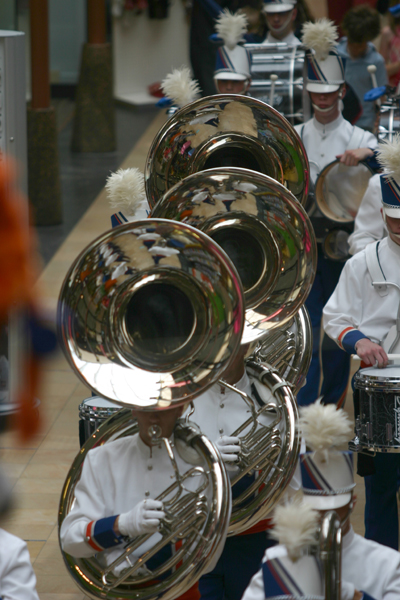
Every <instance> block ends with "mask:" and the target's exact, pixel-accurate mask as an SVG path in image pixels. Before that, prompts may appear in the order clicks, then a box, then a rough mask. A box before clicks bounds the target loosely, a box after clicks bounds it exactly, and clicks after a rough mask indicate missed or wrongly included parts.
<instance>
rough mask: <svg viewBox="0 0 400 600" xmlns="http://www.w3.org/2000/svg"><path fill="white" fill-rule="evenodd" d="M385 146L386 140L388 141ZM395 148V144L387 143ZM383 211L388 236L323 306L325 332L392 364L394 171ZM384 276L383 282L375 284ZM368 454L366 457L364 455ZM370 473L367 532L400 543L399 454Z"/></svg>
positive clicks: (377, 462)
mask: <svg viewBox="0 0 400 600" xmlns="http://www.w3.org/2000/svg"><path fill="white" fill-rule="evenodd" d="M383 148H385V146H383ZM385 150H387V151H389V153H390V147H389V145H387V148H386V149H385ZM380 183H381V191H382V216H383V219H384V220H385V222H386V226H387V229H388V237H386V238H384V239H383V240H381V241H378V242H376V243H375V244H369V245H368V246H366V248H365V249H364V250H362V251H361V252H358V254H356V255H355V256H353V257H352V258H351V259H350V260H348V261H347V263H346V265H345V267H344V269H343V272H342V274H341V277H340V279H339V283H338V285H337V287H336V289H335V291H334V293H333V294H332V296H331V298H330V300H329V301H328V303H327V304H326V306H325V308H324V317H323V320H324V329H325V332H326V333H327V334H328V335H329V336H330V337H331V338H332V339H333V340H335V342H336V343H337V344H338V345H339V346H340V348H342V349H343V350H345V351H346V353H348V354H355V353H357V354H358V355H359V357H360V358H361V359H362V361H363V364H364V365H365V366H369V365H374V364H376V363H377V365H378V366H379V367H385V366H386V365H387V364H388V357H387V354H386V352H385V350H384V348H383V347H382V345H384V344H385V338H386V337H387V336H388V333H389V331H390V330H392V329H393V328H395V323H396V318H397V312H398V307H399V301H400V298H399V292H398V290H397V289H396V288H395V287H393V286H391V285H382V282H388V284H389V283H393V284H397V285H400V270H399V259H400V188H399V186H398V184H397V183H396V179H395V178H394V177H393V176H392V173H390V172H388V173H384V174H382V175H381V176H380ZM373 282H381V285H376V286H375V285H373ZM354 402H355V410H356V413H357V390H355V392H354ZM363 458H364V457H363ZM360 460H361V456H359V472H360V474H361V475H367V476H366V477H365V487H366V506H365V529H366V537H367V538H369V539H373V540H376V541H377V542H380V543H382V544H385V545H387V546H391V547H392V548H395V549H396V550H397V549H398V514H397V499H396V492H397V469H398V466H399V465H400V463H399V457H398V455H397V454H390V453H389V454H381V453H377V455H376V456H375V457H374V458H373V459H369V457H367V460H369V461H372V463H373V464H372V465H371V464H366V463H365V461H364V463H362V462H360Z"/></svg>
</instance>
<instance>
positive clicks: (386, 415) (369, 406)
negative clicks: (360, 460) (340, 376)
mask: <svg viewBox="0 0 400 600" xmlns="http://www.w3.org/2000/svg"><path fill="white" fill-rule="evenodd" d="M354 386H355V387H356V388H357V389H358V390H359V392H360V414H359V417H357V419H356V438H355V439H354V440H353V443H352V442H350V448H351V449H353V450H364V449H365V450H372V451H375V452H399V451H400V365H393V366H389V367H386V368H385V369H378V368H377V367H368V368H367V369H361V370H360V371H358V373H356V375H355V378H354ZM357 445H358V448H357Z"/></svg>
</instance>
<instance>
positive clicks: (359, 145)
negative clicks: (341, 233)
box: [295, 19, 377, 405]
mask: <svg viewBox="0 0 400 600" xmlns="http://www.w3.org/2000/svg"><path fill="white" fill-rule="evenodd" d="M303 31H304V36H303V43H304V44H305V45H306V46H307V47H308V48H309V54H308V76H307V83H306V89H307V91H308V92H309V95H310V98H311V103H312V105H313V107H314V117H313V118H312V119H310V120H309V121H307V122H306V123H304V124H302V125H296V126H295V129H296V131H297V132H298V133H299V135H300V137H301V138H302V141H303V143H304V146H305V149H306V151H307V154H308V158H309V161H310V170H311V179H312V181H314V182H315V180H316V178H317V176H318V174H319V172H320V171H321V170H322V169H323V168H324V167H325V166H326V165H328V164H329V163H330V162H332V161H334V160H336V159H337V158H338V159H340V162H341V163H343V164H345V165H347V166H355V165H357V164H358V163H359V162H360V161H361V160H365V159H368V158H369V157H371V158H372V157H373V156H374V149H375V148H376V146H377V140H376V138H375V136H373V135H372V134H371V133H369V132H366V131H364V130H362V129H360V128H359V127H355V126H353V125H351V124H350V123H349V122H348V121H345V119H344V118H343V116H342V114H341V112H340V100H341V98H342V97H343V94H344V92H345V88H344V85H345V81H344V68H343V61H342V59H341V58H340V57H339V56H338V54H337V52H336V49H335V41H336V39H337V28H336V27H335V26H334V25H333V23H332V22H330V21H328V20H327V19H321V20H319V21H317V22H316V23H306V24H305V25H304V28H303ZM342 268H343V263H341V262H339V261H333V260H330V259H328V258H326V257H325V256H324V253H323V251H322V245H321V244H320V243H319V244H318V266H317V273H316V278H315V281H314V285H313V288H312V290H311V293H310V295H309V296H308V298H307V300H306V306H307V308H308V310H309V313H310V317H311V322H312V326H313V333H314V336H313V337H314V347H313V355H312V361H311V366H310V370H309V373H308V377H307V384H306V385H305V386H304V387H303V388H302V389H301V390H300V392H299V394H298V402H299V404H300V405H306V404H310V403H311V402H314V401H315V400H316V399H317V397H318V396H319V386H320V364H319V351H320V346H319V344H320V324H321V317H322V309H323V306H324V304H325V303H326V302H327V300H328V298H329V297H330V295H331V294H332V292H333V290H334V288H335V286H336V283H337V281H338V279H339V275H340V272H341V270H342ZM321 350H322V352H321V357H322V375H323V382H322V388H321V395H322V396H323V401H324V403H330V402H333V403H337V404H338V405H340V404H341V403H342V402H343V401H344V399H345V397H346V388H347V383H348V378H349V370H350V361H349V358H348V357H347V356H346V355H344V354H343V353H340V351H339V350H338V349H336V348H335V347H334V346H333V345H332V344H331V343H330V342H329V340H327V338H326V337H325V339H324V340H323V342H322V348H321ZM339 374H340V375H339Z"/></svg>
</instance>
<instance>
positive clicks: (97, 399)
mask: <svg viewBox="0 0 400 600" xmlns="http://www.w3.org/2000/svg"><path fill="white" fill-rule="evenodd" d="M82 404H84V405H85V406H87V407H89V406H90V407H94V408H115V409H116V410H119V409H120V408H122V406H121V405H120V404H117V403H116V402H111V401H110V400H106V399H105V398H102V397H101V396H90V397H89V398H86V400H84V401H83V402H82Z"/></svg>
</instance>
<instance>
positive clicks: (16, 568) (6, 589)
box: [0, 536, 39, 600]
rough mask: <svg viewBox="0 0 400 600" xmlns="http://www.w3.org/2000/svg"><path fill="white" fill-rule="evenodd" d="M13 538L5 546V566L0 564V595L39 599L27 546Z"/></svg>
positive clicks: (6, 599)
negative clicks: (8, 544) (6, 560)
mask: <svg viewBox="0 0 400 600" xmlns="http://www.w3.org/2000/svg"><path fill="white" fill-rule="evenodd" d="M13 538H14V536H13ZM14 540H15V541H13V542H12V543H11V544H10V546H9V547H8V548H7V550H8V552H9V558H8V564H7V566H6V567H5V568H4V566H5V565H1V566H0V568H1V581H0V597H1V598H2V600H39V596H38V594H37V592H36V577H35V573H34V571H33V568H32V565H31V560H30V556H29V552H28V548H27V546H26V544H25V542H23V541H22V540H20V539H18V538H14Z"/></svg>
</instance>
